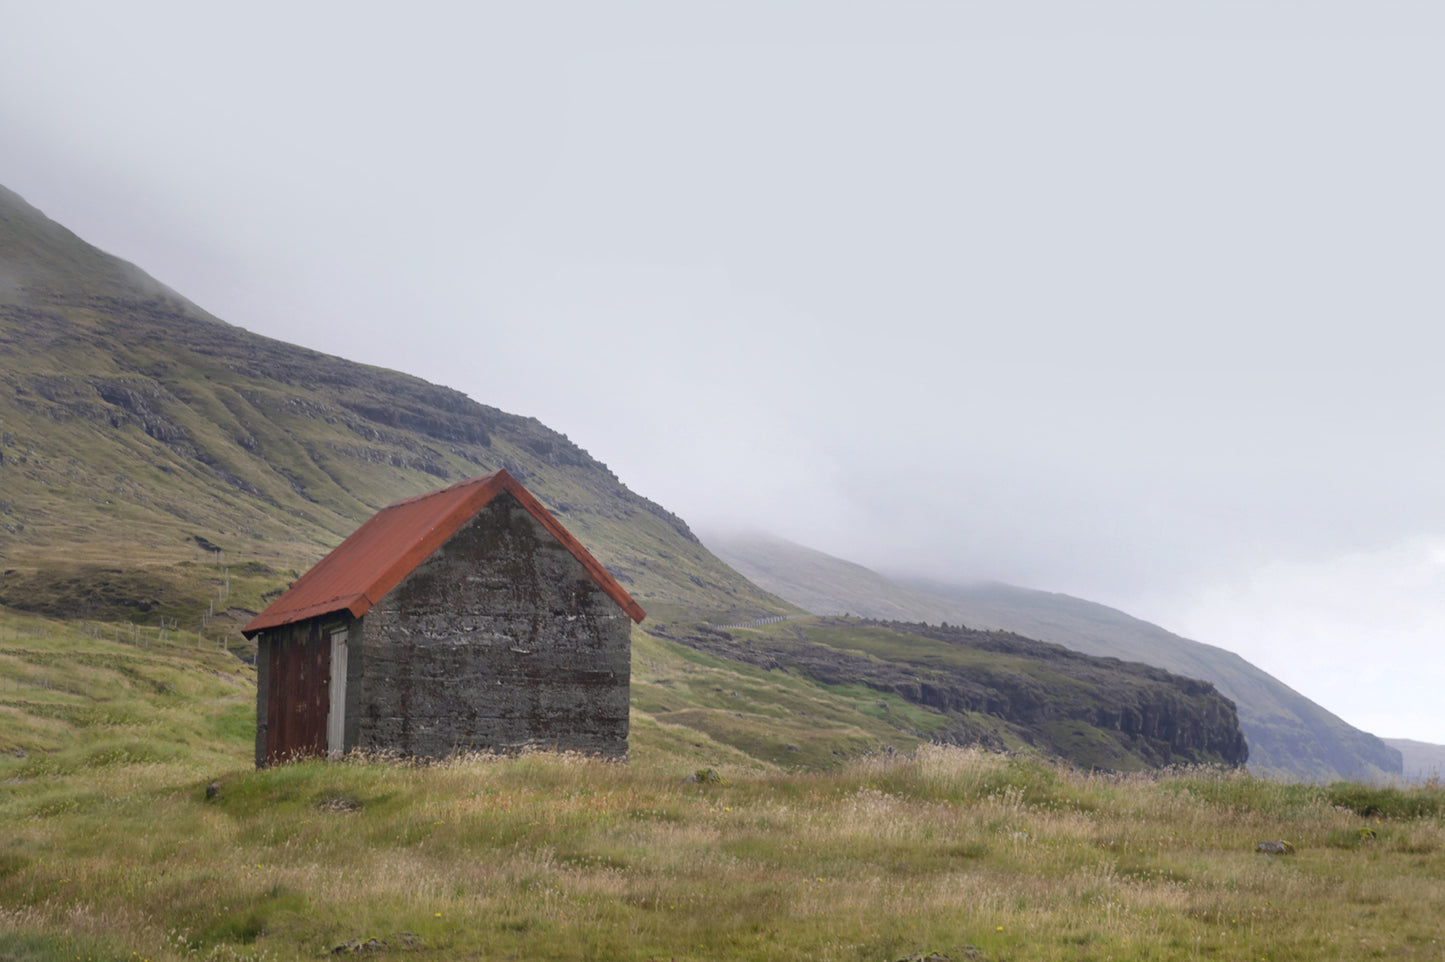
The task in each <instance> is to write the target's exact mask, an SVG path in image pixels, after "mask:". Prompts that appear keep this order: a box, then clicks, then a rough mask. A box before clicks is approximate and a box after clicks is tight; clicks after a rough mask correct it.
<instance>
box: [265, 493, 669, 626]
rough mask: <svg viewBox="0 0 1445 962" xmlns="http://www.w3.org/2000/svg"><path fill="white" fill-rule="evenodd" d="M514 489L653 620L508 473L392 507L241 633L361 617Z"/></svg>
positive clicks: (615, 594) (611, 590)
mask: <svg viewBox="0 0 1445 962" xmlns="http://www.w3.org/2000/svg"><path fill="white" fill-rule="evenodd" d="M503 491H506V492H507V493H508V494H510V495H512V497H514V498H516V499H517V501H518V502H519V503H520V504H521V505H522V507H524V508H526V509H527V511H528V513H530V514H531V515H532V516H533V517H534V518H536V519H537V520H538V521H539V522H541V524H542V526H543V527H544V528H546V529H547V530H548V531H549V532H550V533H551V534H552V536H553V537H554V538H556V539H557V540H558V541H560V542H562V544H563V546H565V547H566V548H567V550H568V551H570V552H571V553H572V555H573V556H574V557H576V559H577V560H578V561H580V562H581V563H582V567H584V568H585V569H587V573H588V574H589V575H591V576H592V580H593V581H595V582H597V585H598V587H600V588H601V589H602V590H603V591H605V592H606V593H607V595H608V597H610V598H611V599H612V600H613V601H615V602H617V604H618V605H619V606H620V607H621V608H622V610H623V611H625V612H627V615H628V617H630V618H631V619H632V620H633V621H641V620H642V619H643V618H644V617H646V613H645V612H644V611H643V610H642V608H641V606H640V605H638V604H637V602H635V601H633V600H632V596H631V595H629V594H628V593H627V592H626V590H624V589H623V587H622V586H621V585H619V584H618V583H617V581H616V579H614V578H613V577H612V575H610V574H608V573H607V569H606V568H604V567H602V565H601V563H599V562H598V561H597V559H596V558H594V557H592V555H591V554H589V553H588V551H587V549H586V548H584V547H582V543H581V542H579V541H578V540H577V539H576V538H574V537H572V535H571V534H570V533H569V532H568V531H567V529H566V528H564V527H562V524H561V522H559V521H558V520H557V519H556V518H554V517H552V513H551V512H550V511H548V510H547V509H546V508H544V507H542V503H541V502H540V501H538V500H537V499H536V498H534V497H532V495H531V493H530V492H528V491H527V489H526V488H524V487H522V485H521V483H520V482H519V481H517V479H516V478H514V477H512V476H511V475H510V474H508V473H507V472H506V471H493V472H492V473H491V474H485V475H482V476H481V477H479V478H472V479H471V480H469V481H461V482H459V483H457V484H454V485H452V486H450V487H447V488H442V489H440V490H438V491H433V492H431V493H430V494H420V495H417V496H415V497H412V498H405V499H403V500H401V501H397V502H394V503H392V504H389V505H387V506H386V507H384V508H382V509H381V510H380V511H378V512H377V513H376V514H375V515H373V516H372V518H371V520H369V521H367V522H366V523H365V524H363V525H362V526H361V527H359V528H357V529H356V530H355V531H354V532H352V534H351V537H349V538H347V539H346V540H345V541H343V542H341V544H339V545H337V546H336V548H335V550H333V551H332V552H331V553H330V554H329V555H327V556H326V557H324V558H322V559H321V560H320V561H318V562H317V563H316V566H315V567H314V568H312V569H311V570H310V571H308V572H306V573H305V574H304V575H302V576H301V577H300V578H297V579H296V583H295V584H293V585H292V586H291V588H290V589H289V590H288V591H287V592H286V593H285V594H283V595H282V596H281V597H279V598H277V599H276V600H275V601H274V602H272V603H271V605H270V607H268V608H267V609H266V610H265V611H263V612H261V613H260V614H259V615H257V616H256V617H255V618H254V619H252V620H251V623H250V624H248V625H247V626H246V627H245V628H242V629H241V632H242V633H243V634H244V635H246V637H248V638H249V637H251V636H252V635H254V634H256V633H257V632H260V631H264V630H265V629H267V628H276V627H279V626H281V625H289V624H294V623H296V622H298V621H306V620H308V619H310V618H315V617H318V616H320V615H327V614H331V613H333V612H339V611H346V612H350V614H351V615H352V617H356V618H359V617H361V616H362V615H364V614H366V613H367V612H368V611H370V610H371V606H372V605H374V604H376V603H377V602H378V601H380V600H381V599H382V597H383V596H385V595H386V593H387V592H388V591H390V590H391V589H393V588H395V587H396V586H397V585H399V584H401V581H402V579H403V578H405V577H406V576H407V575H408V574H410V573H411V571H412V570H413V569H415V568H416V566H417V565H419V564H421V563H422V562H423V561H425V560H426V559H427V558H428V557H430V556H431V553H432V552H433V551H436V550H437V549H438V548H440V547H441V546H442V544H443V543H444V542H445V541H446V540H447V539H448V538H450V537H451V536H452V535H453V534H455V533H456V532H457V530H458V529H460V528H461V526H462V525H464V524H466V523H467V522H468V521H470V520H471V519H472V518H473V517H475V516H476V513H477V512H478V511H480V510H482V508H483V507H485V506H486V505H487V503H488V502H489V501H491V500H492V499H493V498H494V497H496V496H497V495H498V494H500V493H501V492H503Z"/></svg>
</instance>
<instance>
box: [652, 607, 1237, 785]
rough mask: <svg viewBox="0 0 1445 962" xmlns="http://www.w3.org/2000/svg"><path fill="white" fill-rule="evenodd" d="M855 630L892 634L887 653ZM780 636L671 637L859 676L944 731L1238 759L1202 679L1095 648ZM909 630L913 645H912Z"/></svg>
mask: <svg viewBox="0 0 1445 962" xmlns="http://www.w3.org/2000/svg"><path fill="white" fill-rule="evenodd" d="M860 631H863V632H866V631H884V632H887V633H889V634H891V635H895V636H897V641H895V642H893V643H890V644H888V645H887V646H886V650H887V651H888V652H889V656H888V657H886V658H884V657H879V655H878V654H877V651H878V650H882V648H881V647H880V648H878V649H875V650H873V651H868V650H862V649H860V648H859V647H858V638H859V634H860ZM785 634H786V635H790V637H780V636H779V635H777V634H773V635H764V636H761V637H754V636H753V635H752V634H751V633H749V634H747V635H746V636H744V635H742V634H737V635H734V634H733V633H730V632H726V631H718V630H693V631H690V632H688V633H686V634H685V635H681V636H679V637H677V638H676V640H678V641H680V642H682V643H683V644H686V645H688V646H690V647H694V648H699V649H702V650H706V651H709V652H712V653H715V654H718V655H722V656H724V657H727V658H731V659H734V660H737V661H742V662H746V663H750V664H754V665H758V666H760V667H763V668H767V669H774V670H786V671H793V672H797V673H799V674H802V675H806V676H807V677H809V678H812V679H814V680H816V681H819V682H821V683H823V684H828V685H849V684H858V683H862V684H864V685H867V686H868V687H869V688H872V689H874V690H876V691H880V692H886V693H888V694H892V695H896V696H898V697H900V698H902V699H904V700H906V701H909V702H912V703H914V704H917V705H922V706H924V707H927V708H929V709H931V710H933V711H935V712H938V713H939V714H942V715H944V716H946V717H948V718H949V719H951V720H952V722H953V724H952V725H950V727H949V728H947V729H946V730H945V731H944V732H943V733H942V734H941V735H939V736H935V737H938V738H940V739H941V740H945V741H950V742H955V743H979V744H983V745H984V746H985V747H995V748H997V747H1002V746H1003V745H1004V744H1006V743H1007V742H1009V741H1010V740H1011V739H1013V740H1017V739H1022V740H1023V741H1026V742H1028V743H1029V744H1031V745H1033V746H1035V747H1036V748H1038V749H1040V750H1042V751H1044V752H1046V753H1048V754H1052V755H1056V756H1059V757H1061V758H1065V759H1068V760H1070V761H1072V762H1074V763H1075V764H1078V765H1080V766H1083V767H1088V768H1102V769H1131V768H1141V767H1162V766H1167V765H1178V764H1198V763H1213V764H1226V765H1239V764H1243V763H1244V762H1245V761H1246V759H1247V758H1248V754H1249V752H1248V748H1247V747H1246V745H1245V740H1244V736H1243V734H1241V732H1240V730H1239V719H1238V715H1237V713H1236V711H1235V707H1234V703H1233V702H1231V701H1230V700H1229V699H1227V698H1225V697H1224V696H1223V695H1221V694H1219V692H1217V691H1216V690H1215V689H1214V686H1212V685H1210V684H1209V683H1208V682H1203V681H1199V680H1197V679H1193V678H1185V677H1182V676H1179V675H1174V674H1171V673H1170V672H1167V671H1164V670H1163V669H1159V668H1153V667H1150V666H1148V665H1141V664H1137V663H1132V662H1123V661H1119V660H1118V659H1114V658H1097V657H1093V656H1090V655H1084V654H1081V653H1079V652H1076V651H1071V650H1069V649H1067V648H1063V647H1062V646H1059V645H1052V644H1048V643H1046V642H1040V641H1034V640H1032V639H1029V638H1023V637H1021V636H1019V635H1014V634H1009V633H1006V632H985V631H973V630H970V629H967V628H948V627H939V626H934V625H922V624H904V623H896V622H865V621H860V620H859V619H818V620H817V621H815V622H807V623H797V624H794V625H790V626H788V628H787V630H786V632H785ZM910 641H912V642H914V644H912V645H910V644H909V642H910Z"/></svg>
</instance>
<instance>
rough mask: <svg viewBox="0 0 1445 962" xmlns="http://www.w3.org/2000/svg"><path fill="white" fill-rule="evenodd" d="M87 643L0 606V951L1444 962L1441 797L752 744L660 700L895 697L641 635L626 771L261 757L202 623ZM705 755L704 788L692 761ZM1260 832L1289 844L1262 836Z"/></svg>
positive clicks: (756, 724) (242, 678)
mask: <svg viewBox="0 0 1445 962" xmlns="http://www.w3.org/2000/svg"><path fill="white" fill-rule="evenodd" d="M98 634H102V633H101V632H96V633H94V634H92V633H88V632H86V631H82V630H78V629H77V628H76V626H74V625H61V624H56V623H53V622H47V621H43V620H40V619H33V618H18V617H14V616H10V615H0V785H3V789H0V959H6V960H10V959H16V960H45V962H61V960H64V962H74V960H77V959H84V960H87V962H89V960H100V959H106V960H117V962H119V960H132V962H134V960H136V959H152V960H181V959H236V958H241V959H253V958H254V959H263V958H264V959H311V958H318V957H321V956H325V955H328V954H330V953H332V951H333V950H335V949H337V948H338V947H346V948H347V949H348V951H349V950H350V949H359V948H360V947H362V946H364V945H367V944H368V943H370V940H375V944H374V946H373V947H382V946H383V945H384V954H388V955H393V954H403V953H404V954H406V955H407V957H411V956H413V955H414V956H415V957H417V958H434V959H453V958H458V959H463V958H465V959H472V958H488V959H491V958H526V959H589V958H592V959H604V958H605V959H623V960H639V962H641V960H649V959H718V958H727V959H743V960H765V959H766V960H774V959H776V960H783V959H787V960H793V959H800V958H806V959H832V960H849V962H851V960H858V962H882V960H887V962H892V960H896V959H899V958H903V957H906V956H908V955H911V954H926V953H928V952H933V951H937V952H941V953H945V954H947V955H949V956H950V957H951V958H953V959H955V960H957V959H964V958H974V959H987V960H1005V959H1014V960H1024V959H1030V960H1033V959H1038V960H1077V959H1107V958H1114V959H1196V958H1217V959H1267V960H1271V962H1279V960H1301V962H1303V960H1311V962H1313V960H1320V959H1356V958H1360V957H1388V958H1393V959H1429V960H1438V959H1440V958H1441V957H1442V952H1445V945H1442V943H1441V941H1440V938H1441V936H1440V933H1439V932H1438V926H1437V923H1436V920H1438V919H1439V918H1441V917H1442V916H1445V820H1442V816H1441V814H1440V811H1439V807H1438V801H1439V798H1440V795H1441V791H1440V789H1439V788H1438V787H1436V786H1426V787H1424V788H1419V789H1408V790H1407V789H1400V788H1393V789H1389V790H1377V789H1372V788H1370V787H1369V786H1356V785H1353V784H1350V783H1341V784H1338V785H1331V786H1315V785H1304V784H1285V783H1279V782H1273V781H1269V780H1265V779H1260V778H1256V777H1252V776H1249V775H1247V774H1244V773H1240V772H1229V773H1225V772H1218V771H1213V770H1186V771H1177V772H1166V773H1161V774H1155V775H1151V776H1145V775H1115V776H1108V777H1105V776H1089V775H1084V774H1081V773H1079V772H1077V771H1073V770H1069V769H1065V768H1061V767H1057V766H1055V765H1052V764H1050V763H1047V762H1044V761H1041V760H1039V759H1036V758H1028V757H1020V756H1011V755H997V754H987V753H983V752H979V751H974V750H968V749H958V748H942V747H937V746H930V745H927V744H925V743H923V742H922V741H921V740H920V739H919V737H918V736H917V735H915V736H914V740H913V742H911V743H910V744H908V745H905V746H903V747H898V746H895V750H893V751H880V752H875V753H874V754H871V755H866V756H860V755H857V754H854V755H851V756H850V757H847V758H843V759H841V760H837V759H835V758H834V757H833V756H828V757H815V756H812V755H804V756H803V757H802V758H799V753H790V754H789V755H788V756H784V757H780V760H779V761H778V762H776V763H774V762H773V761H771V760H770V759H769V758H768V757H766V752H765V753H764V756H763V757H755V756H752V755H749V754H748V749H749V748H750V745H749V743H748V741H747V739H746V738H743V737H740V736H738V734H737V733H736V732H734V731H732V730H731V729H727V728H724V727H718V728H717V729H716V730H715V731H714V730H711V729H708V730H704V728H693V727H689V726H688V725H686V724H679V723H677V722H676V721H674V720H672V718H671V716H675V715H677V714H678V713H679V711H681V710H682V709H681V708H680V707H678V706H670V705H669V704H667V702H668V699H670V698H677V699H685V698H691V697H693V695H694V694H695V693H696V694H697V695H698V697H699V698H700V701H701V702H702V704H700V705H699V706H697V710H698V711H702V712H706V713H722V714H726V713H727V712H728V711H730V710H731V709H734V708H737V707H738V706H741V707H742V709H743V710H742V714H743V715H744V718H745V720H746V722H747V725H746V726H743V727H747V728H751V729H752V732H753V733H752V735H751V736H750V737H752V738H764V737H766V738H771V739H773V741H775V742H781V741H783V740H785V739H788V738H793V737H795V736H796V734H797V732H798V730H799V728H800V727H801V728H806V727H809V726H812V727H816V728H818V729H820V730H823V729H826V728H827V727H828V726H830V725H832V726H838V727H840V728H842V727H847V726H851V727H852V729H853V730H854V731H855V732H856V733H857V736H856V737H859V738H867V737H875V736H877V735H878V734H880V733H882V732H884V731H886V730H887V728H886V726H887V725H890V724H892V723H893V722H894V721H896V716H895V713H894V712H893V711H891V710H890V711H888V712H885V711H883V710H882V709H880V708H878V706H877V703H876V699H871V698H870V699H859V702H860V703H859V704H857V705H853V706H849V699H848V698H846V697H845V698H838V699H835V701H834V703H833V705H832V707H831V708H829V707H827V698H828V696H829V694H830V693H829V692H827V691H825V690H822V689H818V688H813V689H810V688H809V687H808V686H807V685H806V684H804V683H803V682H801V681H799V680H798V679H794V678H791V677H789V676H785V675H783V676H780V677H776V678H770V677H768V675H769V673H766V672H759V673H755V674H754V673H747V672H742V673H734V674H733V675H731V676H729V675H728V674H727V668H726V666H723V665H721V664H718V663H714V662H712V661H711V660H710V659H708V658H706V657H705V656H699V655H698V654H697V653H695V652H686V653H684V652H681V651H678V650H676V649H675V646H670V645H668V644H666V643H663V642H659V641H657V640H656V639H651V640H646V639H643V640H640V641H639V644H638V646H637V652H636V659H635V660H636V662H637V666H636V675H637V681H636V683H635V691H636V693H637V695H638V698H639V702H640V703H643V702H645V703H647V704H649V705H651V708H643V707H642V706H641V704H639V705H638V706H637V707H635V710H634V720H633V736H632V745H633V751H632V758H631V760H630V762H628V763H625V764H619V763H606V762H601V761H597V760H590V759H584V758H579V757H573V756H551V755H528V756H523V757H520V758H509V759H495V758H464V759H456V760H453V761H450V762H447V763H444V764H435V765H425V766H414V765H407V764H399V763H394V762H386V761H382V760H376V759H365V758H355V759H350V760H348V761H346V762H343V763H335V764H325V763H319V762H311V763H303V764H297V765H290V766H283V767H279V768H273V769H269V770H265V771H256V770H254V769H253V767H252V766H251V764H250V758H251V750H252V745H251V737H252V732H253V729H252V724H253V720H252V718H251V716H250V712H251V710H252V704H253V703H252V698H253V696H254V690H253V688H252V687H251V686H252V684H253V681H252V676H251V674H250V673H249V670H248V669H247V668H246V666H245V665H243V664H242V663H241V662H239V661H237V660H236V659H235V657H234V656H232V655H231V654H229V653H228V652H225V651H222V650H220V649H218V648H216V647H213V646H211V645H209V644H200V643H198V640H197V639H195V638H194V636H189V637H188V636H184V635H183V636H180V637H179V638H177V637H174V636H173V637H171V638H168V639H167V642H166V643H162V642H160V641H159V640H152V641H151V642H150V643H149V645H148V646H147V645H145V644H141V645H132V644H129V643H119V642H116V641H115V640H113V639H107V638H104V637H96V635H98ZM62 656H63V657H62ZM773 674H774V675H778V674H779V673H773ZM669 683H670V684H669ZM719 686H722V687H723V690H722V691H717V690H716V689H717V688H718V687H719ZM734 692H736V695H734ZM834 694H842V695H850V694H861V693H850V692H847V691H843V692H840V693H834ZM704 696H705V697H704ZM708 698H711V699H713V700H714V701H715V702H716V703H717V704H716V705H709V704H707V703H706V702H707V699H708ZM775 699H776V700H777V701H776V704H777V705H781V706H785V707H783V708H780V709H775V708H770V707H768V706H769V705H771V704H774V701H773V700H775ZM865 702H866V704H864V703H865ZM669 708H670V710H664V709H669ZM865 708H866V709H867V710H864V709H865ZM796 712H803V713H804V714H802V715H795V714H793V713H796ZM830 712H831V714H830ZM850 712H851V715H850ZM795 719H801V721H796V720H795ZM872 724H881V725H884V726H885V728H882V729H877V730H876V731H875V730H872V729H869V728H868V727H867V726H868V725H872ZM893 730H894V731H895V733H896V732H898V731H899V730H898V729H893ZM770 732H771V734H769V733H770ZM729 739H733V740H731V741H730V740H729ZM22 755H23V757H21V756H22ZM790 762H793V763H792V764H790ZM700 769H712V770H713V771H715V772H717V773H718V775H719V778H718V779H717V780H711V779H705V780H693V779H689V777H688V776H691V775H694V774H695V773H696V772H698V771H699V770H700ZM212 783H215V784H216V785H218V786H219V791H218V792H217V793H216V794H215V796H214V797H213V798H208V797H207V792H206V786H207V785H209V784H212ZM1371 792H1373V793H1374V794H1370V793H1371ZM1370 799H1373V800H1374V801H1373V802H1371V805H1373V806H1374V808H1375V809H1378V810H1373V809H1372V810H1371V813H1370V814H1368V815H1361V814H1357V813H1356V811H1355V810H1352V807H1353V808H1358V809H1364V808H1365V806H1364V805H1363V804H1361V802H1362V800H1365V801H1368V800H1370ZM1381 802H1383V803H1384V804H1381ZM1272 839H1282V840H1287V841H1289V842H1290V843H1291V844H1292V845H1293V846H1294V848H1295V852H1294V854H1292V855H1289V856H1280V857H1272V856H1265V855H1261V854H1258V853H1257V852H1256V851H1255V845H1256V844H1257V843H1258V842H1260V841H1263V840H1272Z"/></svg>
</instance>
